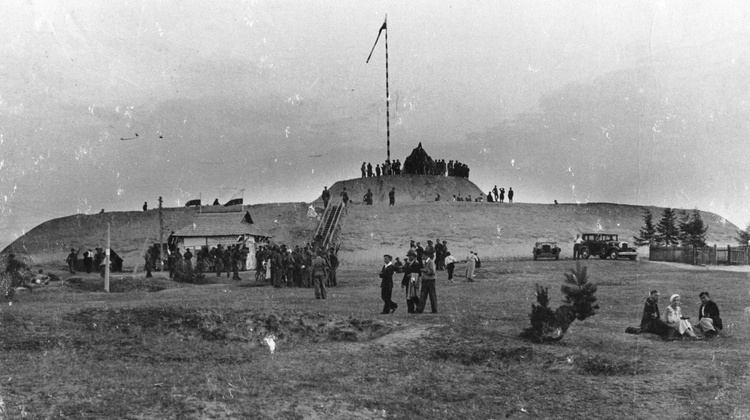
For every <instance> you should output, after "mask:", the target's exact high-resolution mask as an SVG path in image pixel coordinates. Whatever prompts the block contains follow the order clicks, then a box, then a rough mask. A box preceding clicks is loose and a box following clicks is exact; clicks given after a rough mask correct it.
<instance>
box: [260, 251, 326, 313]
mask: <svg viewBox="0 0 750 420" xmlns="http://www.w3.org/2000/svg"><path fill="white" fill-rule="evenodd" d="M255 258H256V269H257V274H256V280H257V281H269V282H271V284H272V285H273V286H274V287H276V288H281V287H282V286H283V285H286V286H287V287H307V288H314V289H315V297H316V298H318V299H325V298H326V297H327V295H328V294H327V291H326V288H328V287H334V286H336V285H337V284H338V280H337V279H336V271H337V269H338V266H339V259H338V250H337V248H336V247H335V246H334V247H330V248H329V249H328V250H325V249H323V248H322V247H321V246H319V245H317V244H314V243H307V244H306V245H305V246H304V247H300V246H299V245H296V246H295V247H294V248H291V247H287V246H286V245H281V246H277V245H267V246H261V247H260V248H259V249H258V251H257V252H256V253H255Z"/></svg>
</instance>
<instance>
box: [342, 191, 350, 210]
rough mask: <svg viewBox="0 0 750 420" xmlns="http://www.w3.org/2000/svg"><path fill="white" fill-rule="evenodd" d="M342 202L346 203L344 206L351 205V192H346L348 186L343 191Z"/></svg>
mask: <svg viewBox="0 0 750 420" xmlns="http://www.w3.org/2000/svg"><path fill="white" fill-rule="evenodd" d="M341 202H342V203H344V207H349V193H348V192H346V187H344V189H343V190H342V191H341Z"/></svg>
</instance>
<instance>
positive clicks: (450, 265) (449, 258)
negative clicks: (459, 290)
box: [445, 251, 458, 283]
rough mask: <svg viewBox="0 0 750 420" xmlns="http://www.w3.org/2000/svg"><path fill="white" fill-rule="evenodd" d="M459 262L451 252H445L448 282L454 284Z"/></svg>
mask: <svg viewBox="0 0 750 420" xmlns="http://www.w3.org/2000/svg"><path fill="white" fill-rule="evenodd" d="M457 262H458V260H457V259H456V257H454V256H453V255H451V253H450V251H446V252H445V271H447V272H448V282H449V283H453V270H454V269H455V268H456V263H457Z"/></svg>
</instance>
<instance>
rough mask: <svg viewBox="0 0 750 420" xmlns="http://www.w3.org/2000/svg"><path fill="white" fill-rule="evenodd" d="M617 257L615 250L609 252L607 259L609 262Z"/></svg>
mask: <svg viewBox="0 0 750 420" xmlns="http://www.w3.org/2000/svg"><path fill="white" fill-rule="evenodd" d="M619 255H620V253H619V252H618V251H617V250H616V249H613V250H611V251H609V259H611V260H616V259H617V257H618V256H619Z"/></svg>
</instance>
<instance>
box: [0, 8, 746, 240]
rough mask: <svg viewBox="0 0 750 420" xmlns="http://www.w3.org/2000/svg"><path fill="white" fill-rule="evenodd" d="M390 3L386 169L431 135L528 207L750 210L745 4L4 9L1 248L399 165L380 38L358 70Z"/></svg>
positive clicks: (279, 194) (266, 197)
mask: <svg viewBox="0 0 750 420" xmlns="http://www.w3.org/2000/svg"><path fill="white" fill-rule="evenodd" d="M386 14H387V15H388V44H389V45H388V47H389V67H390V68H389V69H390V89H391V156H392V158H393V159H396V158H398V159H401V160H402V161H403V160H404V158H405V157H406V156H407V155H408V154H409V153H410V152H411V150H412V149H413V148H414V147H416V146H417V144H418V143H419V142H422V144H423V146H424V148H425V150H426V151H427V153H428V154H430V155H431V156H432V157H433V158H434V159H441V158H442V159H445V160H449V159H458V160H460V161H462V162H465V163H467V164H468V165H469V166H470V168H471V176H470V179H471V180H472V181H474V182H475V183H476V184H477V185H478V186H479V187H480V188H481V189H483V190H485V191H488V190H489V189H491V188H492V187H493V185H498V187H504V188H506V190H507V189H508V188H509V187H513V189H514V191H515V192H516V201H521V202H540V203H551V202H552V201H553V200H558V201H559V202H581V203H585V202H618V203H626V204H644V205H657V206H669V207H676V208H688V209H692V208H699V209H701V210H706V211H712V212H715V213H718V214H719V215H721V216H723V217H726V218H727V219H728V220H730V221H732V222H733V223H735V224H738V225H740V226H741V227H744V226H745V224H747V223H748V222H750V214H749V213H748V211H747V209H748V208H750V192H748V188H749V186H750V170H748V169H747V168H748V166H749V165H748V158H749V157H750V146H748V140H749V139H750V102H748V101H750V4H748V3H747V2H742V1H737V2H722V3H718V4H717V3H709V2H698V1H640V2H638V1H632V2H600V1H552V0H550V1H518V2H498V1H472V2H466V1H460V2H454V1H433V0H430V1H411V2H404V1H393V2H379V1H369V2H355V1H351V2H344V1H317V0H305V1H277V0H274V1H239V0H226V1H221V2H207V1H190V0H185V1H178V0H161V1H156V0H128V1H126V0H112V1H106V2H102V1H98V0H92V1H77V0H44V1H37V0H23V1H19V0H8V1H6V2H4V4H3V13H2V15H0V75H1V76H2V80H3V83H2V84H0V214H1V215H2V216H1V217H2V218H1V219H0V247H4V246H5V245H7V244H8V243H10V242H11V241H12V240H14V239H15V238H17V237H18V236H20V235H21V234H23V233H24V232H26V231H28V230H29V229H31V228H33V227H34V226H36V225H37V224H39V223H41V222H43V221H45V220H48V219H50V218H55V217H61V216H67V215H71V214H75V213H97V212H99V211H100V210H101V209H105V210H106V211H116V210H138V209H140V208H141V206H142V205H143V202H144V201H147V202H148V204H149V207H154V206H156V204H157V199H158V197H159V196H162V197H163V198H164V205H165V206H170V207H171V206H180V205H183V204H184V203H185V201H187V200H189V199H193V198H199V197H201V198H202V199H203V201H204V203H205V202H211V201H213V199H214V198H218V199H219V201H220V202H222V203H224V202H225V201H227V200H228V199H230V198H232V197H233V196H238V195H239V194H242V193H241V192H240V190H241V189H244V198H245V202H246V203H249V204H255V203H264V202H277V201H311V200H313V199H315V198H316V197H317V196H318V195H319V193H320V191H321V190H322V188H323V186H324V185H329V186H330V185H331V184H333V183H334V182H335V181H338V180H342V179H349V178H354V177H358V176H359V167H360V165H361V164H362V162H363V161H370V162H373V165H375V163H378V162H382V161H384V160H385V158H386V150H385V143H386V142H385V139H386V133H385V126H386V124H385V123H386V121H385V119H386V113H385V49H384V47H385V45H384V42H383V41H384V39H382V38H381V39H380V42H379V43H378V46H377V47H376V49H375V52H374V54H373V57H372V59H371V60H370V62H369V64H366V63H365V60H366V58H367V55H368V53H369V52H370V49H371V47H372V45H373V43H374V41H375V38H376V36H377V33H378V29H379V28H380V26H381V25H382V23H383V19H384V17H385V15H386ZM136 134H137V136H136ZM121 139H126V140H121Z"/></svg>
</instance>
